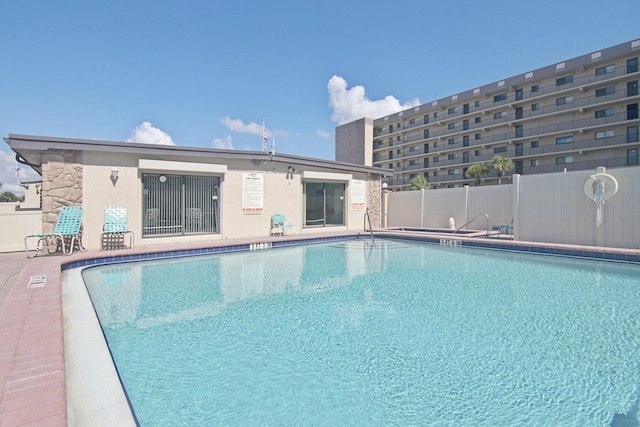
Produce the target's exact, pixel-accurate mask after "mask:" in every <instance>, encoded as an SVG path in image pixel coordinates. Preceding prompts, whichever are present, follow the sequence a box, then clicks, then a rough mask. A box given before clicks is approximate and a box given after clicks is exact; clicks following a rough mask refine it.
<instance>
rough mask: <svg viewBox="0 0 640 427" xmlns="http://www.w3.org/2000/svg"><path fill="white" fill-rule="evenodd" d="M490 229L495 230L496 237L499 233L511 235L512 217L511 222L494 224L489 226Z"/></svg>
mask: <svg viewBox="0 0 640 427" xmlns="http://www.w3.org/2000/svg"><path fill="white" fill-rule="evenodd" d="M491 231H497V232H498V234H497V237H500V235H501V234H504V235H506V236H512V235H513V219H512V220H511V224H494V225H492V226H491Z"/></svg>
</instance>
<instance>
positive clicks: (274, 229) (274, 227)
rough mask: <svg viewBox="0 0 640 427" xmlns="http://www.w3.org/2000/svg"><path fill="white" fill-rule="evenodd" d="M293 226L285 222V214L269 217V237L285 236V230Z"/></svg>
mask: <svg viewBox="0 0 640 427" xmlns="http://www.w3.org/2000/svg"><path fill="white" fill-rule="evenodd" d="M292 228H293V224H290V223H288V222H287V217H286V216H285V214H281V213H277V214H273V215H271V233H270V234H271V235H272V236H273V235H275V234H279V235H281V236H282V235H285V234H286V233H287V232H286V230H289V229H292Z"/></svg>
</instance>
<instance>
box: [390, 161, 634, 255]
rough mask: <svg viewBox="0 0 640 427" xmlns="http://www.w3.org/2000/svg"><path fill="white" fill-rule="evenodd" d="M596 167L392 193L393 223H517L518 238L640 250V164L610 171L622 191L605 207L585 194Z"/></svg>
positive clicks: (482, 227)
mask: <svg viewBox="0 0 640 427" xmlns="http://www.w3.org/2000/svg"><path fill="white" fill-rule="evenodd" d="M595 173H596V171H595V170H593V171H575V172H567V173H549V174H539V175H514V176H513V183H512V184H506V185H499V186H497V185H492V186H486V187H483V186H480V187H463V188H450V189H439V190H419V191H404V192H396V193H390V194H389V196H388V209H387V226H388V227H419V228H427V229H428V228H449V218H453V219H454V220H455V225H456V228H457V227H461V226H462V225H464V224H465V223H466V222H468V221H471V220H472V219H473V218H474V217H476V216H478V215H480V217H478V218H477V219H475V220H473V221H472V222H471V223H470V224H469V225H468V226H467V227H465V228H466V229H472V230H485V229H486V226H487V220H486V217H485V216H484V215H481V214H486V215H487V216H488V217H489V225H490V226H491V225H493V224H509V223H511V221H513V225H514V239H516V240H521V241H531V242H547V243H559V244H574V245H586V246H605V247H617V248H629V249H640V167H625V168H619V169H607V170H606V173H607V174H609V175H611V176H612V177H614V178H615V180H616V181H617V183H618V191H617V193H616V194H615V195H613V196H612V197H611V198H610V199H608V200H606V201H605V203H604V205H602V210H601V212H602V214H601V215H602V217H601V218H602V221H601V224H600V226H598V225H596V212H597V207H598V205H597V204H596V203H595V202H594V201H593V200H592V199H589V198H588V197H587V196H586V194H585V183H586V182H587V180H588V179H589V178H590V176H591V175H594V174H595ZM607 189H608V187H607Z"/></svg>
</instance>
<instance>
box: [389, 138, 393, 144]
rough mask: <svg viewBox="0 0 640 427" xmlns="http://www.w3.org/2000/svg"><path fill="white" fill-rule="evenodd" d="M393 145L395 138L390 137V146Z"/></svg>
mask: <svg viewBox="0 0 640 427" xmlns="http://www.w3.org/2000/svg"><path fill="white" fill-rule="evenodd" d="M392 145H393V138H389V146H392Z"/></svg>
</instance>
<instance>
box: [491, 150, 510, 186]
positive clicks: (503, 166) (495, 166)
mask: <svg viewBox="0 0 640 427" xmlns="http://www.w3.org/2000/svg"><path fill="white" fill-rule="evenodd" d="M489 168H491V170H494V171H496V173H497V174H498V185H500V181H502V176H503V175H504V174H505V173H507V172H509V171H510V170H511V169H513V161H512V160H511V159H510V158H508V157H504V156H495V157H494V158H493V159H491V161H490V162H489Z"/></svg>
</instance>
